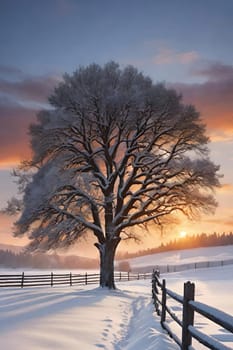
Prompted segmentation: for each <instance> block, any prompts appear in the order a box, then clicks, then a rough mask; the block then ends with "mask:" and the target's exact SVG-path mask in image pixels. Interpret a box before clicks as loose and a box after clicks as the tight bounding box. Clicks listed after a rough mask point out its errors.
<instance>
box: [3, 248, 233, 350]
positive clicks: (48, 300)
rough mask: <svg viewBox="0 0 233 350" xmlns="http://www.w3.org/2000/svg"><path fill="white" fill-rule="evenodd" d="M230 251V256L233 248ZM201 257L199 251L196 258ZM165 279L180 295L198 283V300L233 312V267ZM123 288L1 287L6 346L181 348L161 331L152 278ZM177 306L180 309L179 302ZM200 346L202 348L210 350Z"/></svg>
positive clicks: (223, 336) (222, 336)
mask: <svg viewBox="0 0 233 350" xmlns="http://www.w3.org/2000/svg"><path fill="white" fill-rule="evenodd" d="M225 248H229V247H221V251H222V254H224V250H225ZM232 248H233V247H232V246H231V252H232V255H231V257H233V249H232ZM209 249H210V248H209ZM209 249H206V250H205V258H206V259H208V260H209V259H210V256H212V255H211V254H213V250H209ZM228 250H229V249H228ZM200 254H201V255H202V254H203V251H201V252H200ZM227 254H229V255H228V258H229V257H230V252H228V253H227ZM197 255H198V253H197V250H196V256H195V259H196V258H197ZM150 265H151V261H150ZM8 272H9V270H8ZM161 277H162V278H166V280H167V286H168V288H170V289H172V290H174V291H176V292H178V293H179V294H182V289H183V282H184V281H187V280H191V281H192V282H195V285H196V300H198V301H201V302H204V303H206V304H209V305H211V306H214V307H216V308H219V309H220V310H222V311H225V312H227V313H230V314H231V315H232V314H233V298H232V291H233V266H232V265H228V266H220V267H215V268H208V269H207V268H206V269H198V270H189V271H182V272H176V273H169V274H166V275H165V274H164V275H162V276H161ZM117 286H118V290H116V291H109V290H102V289H100V288H98V287H95V286H83V287H74V286H73V287H53V288H48V287H40V288H39V287H38V288H32V287H31V288H30V287H28V288H25V289H19V288H2V289H0V339H1V349H4V350H15V349H17V350H65V349H69V350H73V349H75V350H79V349H80V350H82V349H83V350H92V349H96V350H97V349H105V350H139V349H140V350H152V349H158V350H177V349H178V346H177V345H176V344H175V343H174V342H173V341H172V340H171V339H170V338H169V337H168V336H167V334H166V333H165V332H164V331H162V330H161V327H160V324H159V319H158V317H157V316H156V314H155V313H154V309H153V304H152V301H151V282H150V280H145V281H144V280H140V281H131V282H122V283H118V285H117ZM174 310H175V311H177V312H178V313H179V312H180V311H179V307H177V306H174ZM195 322H197V325H198V327H199V329H200V330H203V331H204V332H207V333H209V334H212V335H216V336H217V338H218V339H219V340H220V341H224V344H225V345H227V346H228V347H230V348H232V349H233V335H231V334H228V333H226V332H224V331H223V330H222V329H221V327H217V328H216V327H215V326H214V325H213V324H212V325H211V324H209V323H208V322H207V321H206V320H205V319H202V320H201V319H199V318H197V319H196V320H195ZM194 345H195V349H197V350H199V349H204V348H203V347H202V346H201V345H198V344H197V345H196V343H195V344H194Z"/></svg>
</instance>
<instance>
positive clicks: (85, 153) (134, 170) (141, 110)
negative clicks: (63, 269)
mask: <svg viewBox="0 0 233 350" xmlns="http://www.w3.org/2000/svg"><path fill="white" fill-rule="evenodd" d="M49 101H50V103H51V107H52V108H51V109H50V110H43V111H41V112H40V113H39V114H38V116H37V118H38V121H37V123H36V124H34V125H32V126H31V127H30V135H31V146H32V151H33V157H32V160H31V166H32V167H36V169H37V170H36V171H35V173H34V175H33V176H32V178H31V180H30V181H29V183H28V184H27V185H26V187H25V189H24V198H23V206H24V209H23V212H22V215H21V217H20V219H19V220H18V221H17V223H16V232H15V234H16V235H17V236H20V235H23V234H25V233H27V234H28V235H29V238H30V240H31V243H30V245H29V248H30V249H31V250H51V249H56V248H58V247H65V246H69V245H71V244H73V243H74V242H76V240H77V239H78V238H79V237H81V236H82V235H83V234H85V232H87V231H89V232H92V233H93V234H94V236H95V237H96V243H95V246H96V247H97V249H98V251H99V254H100V273H101V278H100V285H101V286H102V287H105V286H106V287H108V288H115V283H114V256H115V252H116V249H117V246H118V245H119V243H120V241H121V239H123V238H132V237H134V238H135V236H134V235H133V234H132V232H131V228H132V227H133V226H136V225H141V226H144V227H146V226H147V224H148V223H150V222H154V223H155V224H156V225H163V224H164V222H165V221H166V222H167V221H169V220H170V219H172V217H174V215H177V213H182V214H184V215H185V216H187V217H189V218H193V217H196V216H197V215H199V214H200V213H201V212H206V213H208V212H211V211H213V210H214V209H215V207H216V202H215V199H214V197H213V194H212V191H213V189H214V188H215V187H216V186H218V185H219V180H218V175H217V171H218V167H217V166H216V165H214V164H213V163H212V162H211V161H210V160H209V158H208V148H207V142H208V138H207V137H206V136H205V127H204V125H203V124H202V123H201V120H200V117H199V114H198V113H197V112H196V110H195V108H194V107H193V106H190V105H184V104H182V101H181V97H180V96H178V95H177V93H176V92H175V91H174V90H169V89H166V88H165V87H164V86H163V85H161V84H156V85H155V84H153V83H152V81H151V79H150V78H148V77H145V76H143V74H141V73H140V72H138V71H137V70H136V69H135V68H133V67H132V66H129V67H126V68H125V69H120V68H119V65H118V64H116V63H114V62H110V63H108V64H106V65H105V66H104V67H101V66H99V65H96V64H92V65H90V66H88V67H86V68H79V69H78V70H77V71H76V72H74V73H73V75H65V76H64V81H63V82H62V83H60V85H59V86H58V87H57V88H55V90H54V93H53V95H52V96H51V97H50V99H49Z"/></svg>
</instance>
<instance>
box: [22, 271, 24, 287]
mask: <svg viewBox="0 0 233 350" xmlns="http://www.w3.org/2000/svg"><path fill="white" fill-rule="evenodd" d="M23 283H24V272H22V279H21V288H23Z"/></svg>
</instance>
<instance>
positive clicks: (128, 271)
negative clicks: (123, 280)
mask: <svg viewBox="0 0 233 350" xmlns="http://www.w3.org/2000/svg"><path fill="white" fill-rule="evenodd" d="M128 281H129V271H128Z"/></svg>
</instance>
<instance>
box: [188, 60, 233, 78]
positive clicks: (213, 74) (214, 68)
mask: <svg viewBox="0 0 233 350" xmlns="http://www.w3.org/2000/svg"><path fill="white" fill-rule="evenodd" d="M191 72H192V74H193V75H196V76H201V77H205V78H207V79H208V80H210V81H222V80H224V81H226V80H232V79H233V66H231V65H226V64H222V63H221V62H215V63H209V64H208V63H205V64H203V66H202V67H199V68H195V69H193V70H192V71H191Z"/></svg>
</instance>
